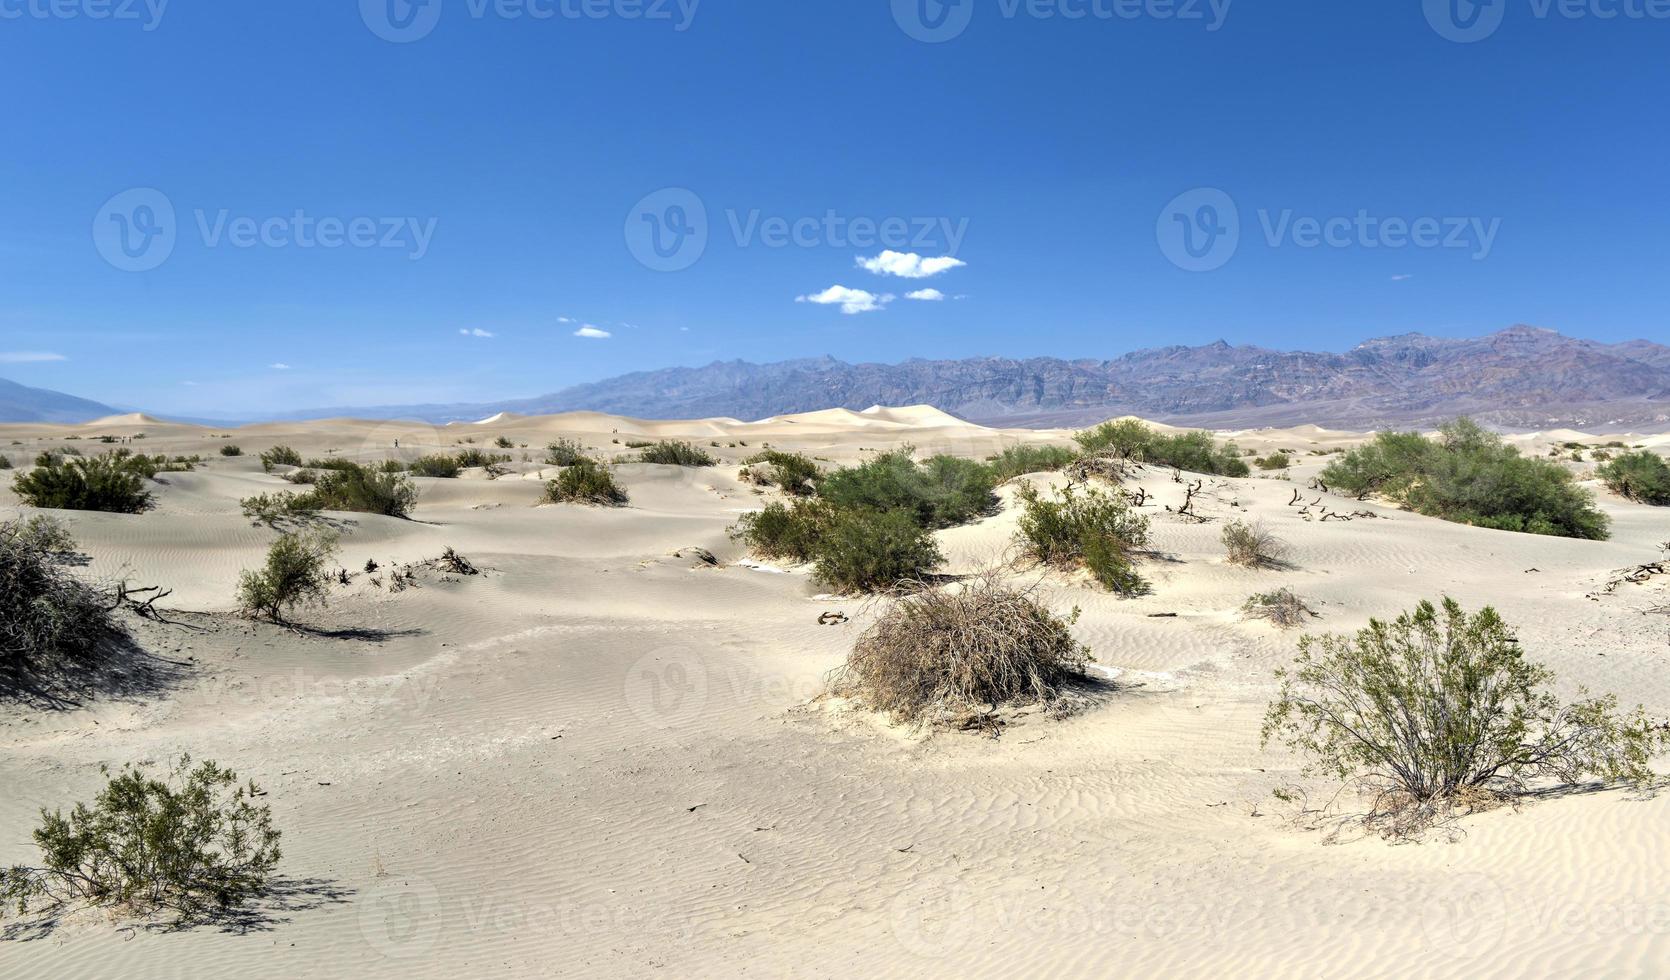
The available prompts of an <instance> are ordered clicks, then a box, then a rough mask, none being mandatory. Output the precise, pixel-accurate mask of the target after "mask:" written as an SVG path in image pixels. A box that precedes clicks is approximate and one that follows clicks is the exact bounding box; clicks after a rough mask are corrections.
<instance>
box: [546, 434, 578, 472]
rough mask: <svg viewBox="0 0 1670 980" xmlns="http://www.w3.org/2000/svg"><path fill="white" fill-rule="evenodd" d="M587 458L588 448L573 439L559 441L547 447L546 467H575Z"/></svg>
mask: <svg viewBox="0 0 1670 980" xmlns="http://www.w3.org/2000/svg"><path fill="white" fill-rule="evenodd" d="M585 458H586V447H584V446H582V445H580V443H578V442H576V441H575V440H573V439H558V440H557V441H556V442H553V443H551V444H550V445H549V446H546V447H545V465H546V466H573V465H574V464H576V463H578V462H579V461H580V460H582V459H585Z"/></svg>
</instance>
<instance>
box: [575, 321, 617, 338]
mask: <svg viewBox="0 0 1670 980" xmlns="http://www.w3.org/2000/svg"><path fill="white" fill-rule="evenodd" d="M574 336H576V337H585V338H587V339H588V340H608V339H609V338H610V337H613V336H614V334H612V333H610V332H609V331H607V330H599V329H597V328H596V327H594V326H592V325H591V324H589V323H588V324H586V325H585V326H583V327H581V328H580V329H578V330H576V331H574Z"/></svg>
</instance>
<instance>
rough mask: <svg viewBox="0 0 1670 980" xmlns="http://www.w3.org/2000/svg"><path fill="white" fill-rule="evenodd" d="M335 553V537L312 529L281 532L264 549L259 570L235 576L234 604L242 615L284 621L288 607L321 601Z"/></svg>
mask: <svg viewBox="0 0 1670 980" xmlns="http://www.w3.org/2000/svg"><path fill="white" fill-rule="evenodd" d="M335 555H336V536H335V535H334V534H331V533H329V532H327V531H321V530H314V531H304V532H296V533H291V534H283V535H280V536H279V539H278V540H277V541H275V542H273V545H272V547H271V548H268V549H267V562H266V564H265V565H264V566H262V568H261V569H260V570H259V571H245V572H244V573H243V574H241V575H240V576H239V577H238V607H239V610H240V611H241V612H242V613H243V614H244V615H246V616H252V617H253V616H264V617H266V618H267V619H270V620H272V621H273V622H275V623H282V622H284V619H285V616H286V615H287V612H288V611H289V610H293V609H295V608H296V607H297V606H300V605H304V604H311V603H322V602H324V600H325V597H326V596H327V595H329V594H330V587H331V575H330V570H329V568H328V565H329V562H330V560H331V559H332V558H333V557H334V556H335Z"/></svg>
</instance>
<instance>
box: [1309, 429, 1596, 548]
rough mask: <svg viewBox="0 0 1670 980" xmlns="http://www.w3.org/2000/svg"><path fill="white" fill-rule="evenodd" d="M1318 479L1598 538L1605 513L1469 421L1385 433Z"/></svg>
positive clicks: (1493, 522)
mask: <svg viewBox="0 0 1670 980" xmlns="http://www.w3.org/2000/svg"><path fill="white" fill-rule="evenodd" d="M1322 480H1323V482H1324V483H1326V484H1327V485H1328V486H1329V487H1330V488H1333V489H1337V490H1343V491H1345V492H1347V493H1352V494H1355V495H1357V496H1358V497H1359V498H1362V497H1367V496H1368V495H1370V494H1380V495H1382V496H1385V497H1388V498H1390V499H1392V500H1395V501H1397V502H1399V503H1402V504H1404V505H1405V506H1407V507H1409V508H1410V509H1411V510H1414V511H1415V512H1417V513H1420V514H1425V515H1427V516H1428V517H1438V518H1442V519H1444V520H1448V521H1455V522H1457V523H1461V524H1472V525H1476V526H1478V527H1488V528H1495V529H1498V530H1503V531H1521V532H1525V533H1528V534H1550V535H1558V536H1560V537H1568V538H1589V539H1596V540H1600V539H1604V538H1605V537H1606V536H1607V526H1608V523H1609V521H1608V519H1607V517H1606V515H1605V514H1603V513H1601V512H1600V511H1599V510H1596V509H1595V506H1594V497H1593V495H1592V494H1590V493H1589V492H1588V491H1586V490H1584V489H1583V488H1582V487H1580V486H1578V485H1577V481H1576V479H1575V478H1574V477H1573V476H1572V475H1571V473H1570V472H1569V471H1567V470H1566V469H1565V467H1563V466H1561V465H1560V464H1558V463H1553V462H1550V461H1548V460H1545V459H1533V458H1529V457H1526V456H1522V455H1520V453H1519V450H1517V449H1515V448H1513V447H1512V446H1509V445H1507V444H1506V443H1504V442H1503V441H1502V437H1501V436H1498V435H1496V434H1495V433H1493V432H1489V431H1487V430H1485V429H1484V428H1482V427H1480V426H1479V425H1478V424H1477V423H1475V422H1473V421H1472V420H1471V419H1457V420H1456V421H1454V422H1451V423H1449V424H1447V425H1445V426H1443V427H1441V428H1440V430H1439V438H1438V439H1437V440H1436V441H1434V440H1431V439H1426V438H1424V437H1422V436H1421V435H1420V434H1419V433H1413V432H1407V433H1393V432H1383V433H1380V434H1379V435H1377V436H1375V438H1374V441H1373V442H1371V443H1369V444H1368V445H1366V446H1362V447H1360V448H1358V449H1354V450H1352V451H1351V452H1349V453H1346V454H1345V455H1344V456H1343V457H1341V458H1340V459H1338V460H1335V461H1334V462H1333V463H1331V464H1329V466H1328V468H1327V469H1325V470H1323V471H1322Z"/></svg>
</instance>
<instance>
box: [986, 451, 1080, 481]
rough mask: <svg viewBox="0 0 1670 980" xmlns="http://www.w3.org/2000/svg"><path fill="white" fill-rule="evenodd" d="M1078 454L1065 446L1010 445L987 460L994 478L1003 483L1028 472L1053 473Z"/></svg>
mask: <svg viewBox="0 0 1670 980" xmlns="http://www.w3.org/2000/svg"><path fill="white" fill-rule="evenodd" d="M1076 458H1078V454H1077V453H1075V452H1073V451H1072V450H1071V449H1068V448H1067V447H1065V446H1010V447H1009V448H1008V449H1005V450H1004V451H1003V452H1001V453H998V454H997V455H996V456H992V457H990V458H988V459H987V460H986V465H987V467H989V468H990V470H991V473H992V477H993V479H994V480H995V481H996V482H998V483H1002V482H1003V481H1005V480H1013V479H1014V478H1015V477H1017V476H1025V475H1026V474H1028V473H1052V472H1055V471H1056V470H1059V469H1062V468H1064V467H1065V466H1067V464H1069V463H1071V462H1072V461H1073V460H1074V459H1076Z"/></svg>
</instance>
